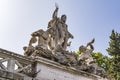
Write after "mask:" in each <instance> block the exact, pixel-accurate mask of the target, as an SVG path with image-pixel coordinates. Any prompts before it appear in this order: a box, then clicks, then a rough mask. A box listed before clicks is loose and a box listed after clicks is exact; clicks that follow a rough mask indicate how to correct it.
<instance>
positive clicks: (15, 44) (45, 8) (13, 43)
mask: <svg viewBox="0 0 120 80" xmlns="http://www.w3.org/2000/svg"><path fill="white" fill-rule="evenodd" d="M55 2H56V3H57V4H58V5H59V12H58V16H59V17H60V16H61V15H62V14H66V15H67V24H68V29H69V31H70V32H71V33H72V34H73V36H74V39H70V41H72V44H71V46H70V47H69V48H68V49H69V50H70V51H78V48H79V46H80V45H86V43H87V42H89V41H90V40H91V39H92V38H95V39H96V40H95V43H94V46H95V52H102V53H103V54H104V55H107V52H106V49H107V48H108V42H109V35H110V34H111V31H112V29H114V30H115V31H117V32H119V33H120V0H69V1H68V0H0V37H1V38H0V48H3V49H7V50H10V51H13V52H16V53H19V54H23V49H22V48H23V46H27V45H28V42H29V40H30V37H31V36H30V34H31V33H32V32H34V31H36V30H38V29H44V30H46V29H47V24H48V22H49V21H50V20H51V16H52V13H53V11H54V9H55Z"/></svg>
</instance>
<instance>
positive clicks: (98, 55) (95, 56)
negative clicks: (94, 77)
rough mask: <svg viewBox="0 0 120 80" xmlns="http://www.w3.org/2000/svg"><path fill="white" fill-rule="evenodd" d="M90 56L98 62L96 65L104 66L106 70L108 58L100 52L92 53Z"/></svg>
mask: <svg viewBox="0 0 120 80" xmlns="http://www.w3.org/2000/svg"><path fill="white" fill-rule="evenodd" d="M92 57H93V59H94V60H96V62H97V63H98V66H100V67H102V68H104V69H105V70H106V71H107V70H108V69H109V58H108V57H107V56H104V55H102V53H100V52H97V53H92Z"/></svg>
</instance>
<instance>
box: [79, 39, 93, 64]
mask: <svg viewBox="0 0 120 80" xmlns="http://www.w3.org/2000/svg"><path fill="white" fill-rule="evenodd" d="M94 41H95V39H93V40H92V41H91V42H89V43H87V45H86V46H83V45H82V46H80V47H79V51H80V52H81V56H80V60H84V61H86V63H87V65H89V63H90V62H92V61H94V60H93V58H92V55H91V54H92V52H93V50H94V47H93V45H92V44H93V43H94ZM88 46H90V49H88V48H87V47H88Z"/></svg>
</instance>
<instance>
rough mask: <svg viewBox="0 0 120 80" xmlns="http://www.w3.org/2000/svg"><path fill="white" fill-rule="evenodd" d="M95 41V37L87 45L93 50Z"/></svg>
mask: <svg viewBox="0 0 120 80" xmlns="http://www.w3.org/2000/svg"><path fill="white" fill-rule="evenodd" d="M94 42H95V39H94V38H93V39H92V40H91V41H90V42H88V43H87V45H86V47H88V46H90V48H91V49H92V50H94V46H93V45H92V44H93V43H94Z"/></svg>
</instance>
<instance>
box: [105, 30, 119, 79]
mask: <svg viewBox="0 0 120 80" xmlns="http://www.w3.org/2000/svg"><path fill="white" fill-rule="evenodd" d="M107 51H108V54H109V55H111V58H110V59H109V61H110V65H109V69H108V72H109V77H110V78H111V80H120V33H117V32H115V31H114V30H112V33H111V35H110V42H109V48H108V49H107Z"/></svg>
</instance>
